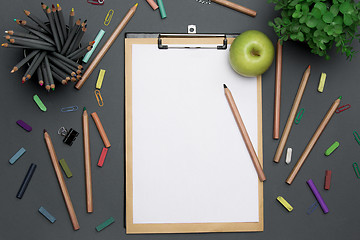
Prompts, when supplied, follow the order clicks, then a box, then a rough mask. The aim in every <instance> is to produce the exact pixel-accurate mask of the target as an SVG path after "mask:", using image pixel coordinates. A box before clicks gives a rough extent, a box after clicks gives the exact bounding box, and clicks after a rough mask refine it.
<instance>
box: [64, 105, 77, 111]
mask: <svg viewBox="0 0 360 240" xmlns="http://www.w3.org/2000/svg"><path fill="white" fill-rule="evenodd" d="M78 109H79V107H78V106H76V105H75V106H71V107H64V108H62V109H61V111H62V112H75V111H76V110H78Z"/></svg>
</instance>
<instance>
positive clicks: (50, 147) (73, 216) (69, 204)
mask: <svg viewBox="0 0 360 240" xmlns="http://www.w3.org/2000/svg"><path fill="white" fill-rule="evenodd" d="M44 139H45V142H46V146H47V149H48V151H49V154H50V158H51V162H52V164H53V167H54V170H55V174H56V177H57V179H58V182H59V186H60V189H61V192H62V195H63V197H64V201H65V204H66V208H67V210H68V212H69V216H70V220H71V222H72V225H73V228H74V230H78V229H79V228H80V226H79V222H78V220H77V218H76V214H75V210H74V207H73V205H72V202H71V199H70V195H69V192H68V190H67V187H66V184H65V181H64V177H63V174H62V172H61V169H60V165H59V161H58V159H57V157H56V153H55V149H54V146H53V144H52V142H51V138H50V135H49V134H48V133H47V131H46V130H45V129H44Z"/></svg>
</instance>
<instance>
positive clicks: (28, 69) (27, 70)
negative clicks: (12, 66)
mask: <svg viewBox="0 0 360 240" xmlns="http://www.w3.org/2000/svg"><path fill="white" fill-rule="evenodd" d="M40 54H41V53H40V52H39V53H37V54H36V55H35V57H34V58H33V60H32V61H31V63H30V65H29V67H28V68H27V69H26V71H25V73H24V76H23V77H22V80H21V82H22V83H25V82H26V81H27V80H28V78H27V77H26V76H27V75H28V73H29V71H30V70H31V68H33V67H34V65H35V63H36V61H37V60H38V59H39V57H40Z"/></svg>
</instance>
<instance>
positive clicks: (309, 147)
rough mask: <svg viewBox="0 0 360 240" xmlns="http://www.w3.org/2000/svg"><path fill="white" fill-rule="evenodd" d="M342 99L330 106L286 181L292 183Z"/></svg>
mask: <svg viewBox="0 0 360 240" xmlns="http://www.w3.org/2000/svg"><path fill="white" fill-rule="evenodd" d="M340 101H341V97H339V98H338V99H336V100H335V101H334V102H333V104H332V105H331V107H330V108H329V110H328V112H327V113H326V115H325V117H324V118H323V120H322V121H321V123H320V125H319V126H318V128H317V129H316V131H315V133H314V135H313V136H312V137H311V139H310V141H309V143H308V145H307V146H306V147H305V150H304V151H303V153H302V154H301V156H300V158H299V160H298V161H297V163H296V164H295V166H294V168H293V169H292V171H291V173H290V175H289V176H288V178H287V179H286V181H285V182H286V183H287V184H289V185H290V184H291V183H292V182H293V181H294V179H295V177H296V175H297V174H298V172H299V171H300V169H301V167H302V165H303V164H304V162H305V160H306V158H307V157H308V156H309V154H310V152H311V150H312V149H313V147H314V146H315V143H316V142H317V140H318V139H319V137H320V135H321V133H322V132H323V131H324V129H325V127H326V125H327V124H328V123H329V121H330V120H331V118H332V116H333V115H334V113H335V111H336V109H337V108H338V106H339V104H340Z"/></svg>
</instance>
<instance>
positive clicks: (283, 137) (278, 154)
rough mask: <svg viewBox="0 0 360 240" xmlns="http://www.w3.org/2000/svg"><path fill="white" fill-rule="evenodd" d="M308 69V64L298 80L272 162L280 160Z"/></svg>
mask: <svg viewBox="0 0 360 240" xmlns="http://www.w3.org/2000/svg"><path fill="white" fill-rule="evenodd" d="M310 69H311V67H310V65H309V67H308V68H307V69H306V70H305V72H304V74H303V77H302V79H301V82H300V85H299V88H298V91H297V93H296V96H295V99H294V102H293V105H292V107H291V111H290V114H289V117H288V119H287V122H286V125H285V128H284V131H283V133H282V135H281V139H280V142H279V145H278V147H277V149H276V153H275V156H274V162H276V163H278V162H279V161H280V158H281V155H282V153H283V151H284V148H285V144H286V141H287V139H288V137H289V134H290V131H291V127H292V125H293V122H294V119H295V115H296V112H297V110H298V108H299V105H300V102H301V99H302V96H303V94H304V91H305V87H306V84H307V82H308V80H309V76H310Z"/></svg>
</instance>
